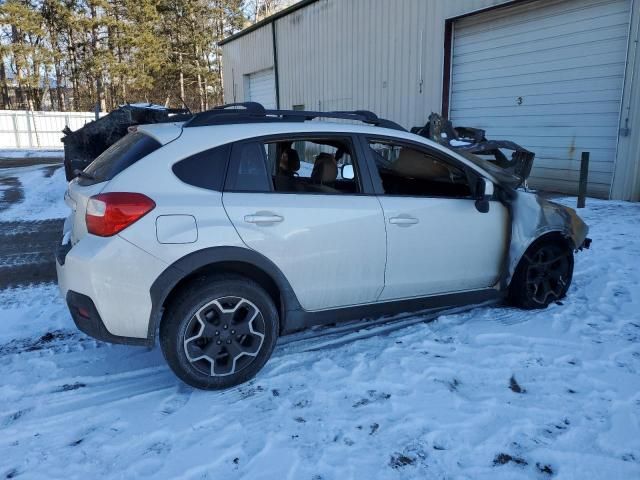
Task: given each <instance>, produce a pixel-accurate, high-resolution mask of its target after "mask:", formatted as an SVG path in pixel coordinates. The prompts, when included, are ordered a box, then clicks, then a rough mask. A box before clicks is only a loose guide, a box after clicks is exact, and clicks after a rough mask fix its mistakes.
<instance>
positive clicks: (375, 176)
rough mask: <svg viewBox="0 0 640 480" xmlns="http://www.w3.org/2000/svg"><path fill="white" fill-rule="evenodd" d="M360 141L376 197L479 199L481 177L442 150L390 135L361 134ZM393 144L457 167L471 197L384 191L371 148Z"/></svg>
mask: <svg viewBox="0 0 640 480" xmlns="http://www.w3.org/2000/svg"><path fill="white" fill-rule="evenodd" d="M358 137H359V138H358V140H359V142H360V144H361V148H362V149H363V150H364V151H365V152H366V159H367V163H368V164H369V172H370V174H371V176H372V182H373V188H374V190H375V192H376V195H381V196H386V197H396V198H431V199H433V198H440V199H442V198H445V199H451V200H473V201H475V200H476V199H477V193H476V184H477V181H478V179H480V178H481V175H480V174H479V173H478V172H476V171H475V170H473V169H471V168H469V166H467V165H465V164H464V163H463V162H460V161H459V160H457V159H456V158H454V157H451V156H449V155H447V154H446V153H444V152H441V151H440V150H438V149H436V148H433V147H431V146H429V145H425V144H422V143H419V142H416V141H412V140H408V139H405V138H398V137H392V136H389V135H376V134H361V135H359V136H358ZM376 142H379V143H393V144H394V145H398V146H400V147H407V148H412V149H414V150H417V151H419V152H423V153H425V154H426V155H430V156H433V157H435V158H436V159H437V160H439V161H442V162H443V163H446V164H447V165H450V166H452V167H455V168H457V169H459V170H462V171H463V172H464V174H465V175H466V177H467V181H468V182H469V188H470V190H471V195H470V196H468V197H454V196H446V195H445V196H443V195H397V194H392V193H386V192H385V191H384V187H383V185H382V178H381V177H380V173H379V172H378V165H377V164H376V160H375V158H374V155H373V154H372V153H371V151H370V150H371V148H370V147H369V144H370V143H376Z"/></svg>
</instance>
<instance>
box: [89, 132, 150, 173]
mask: <svg viewBox="0 0 640 480" xmlns="http://www.w3.org/2000/svg"><path fill="white" fill-rule="evenodd" d="M161 146H162V145H161V144H160V142H158V141H157V140H155V139H154V138H151V137H150V136H148V135H145V134H144V133H142V132H135V133H129V134H128V135H126V136H125V137H123V138H121V139H120V140H118V141H117V142H116V143H114V144H113V145H111V146H110V147H109V148H107V149H106V150H105V151H104V152H102V154H100V156H99V157H98V158H96V159H95V160H94V161H93V162H91V163H90V164H89V166H88V167H87V168H86V169H85V170H84V171H85V173H87V174H88V175H87V176H85V177H81V178H80V179H79V183H80V184H81V185H93V184H95V183H100V182H107V181H109V180H111V179H112V178H113V177H115V176H116V175H117V174H119V173H120V172H122V171H123V170H124V169H126V168H129V167H130V166H131V165H133V164H134V163H136V162H137V161H138V160H140V159H141V158H144V157H146V156H147V155H149V154H150V153H151V152H153V151H155V150H157V149H159V148H160V147H161ZM89 177H91V178H89Z"/></svg>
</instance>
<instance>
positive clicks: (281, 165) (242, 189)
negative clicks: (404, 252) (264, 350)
mask: <svg viewBox="0 0 640 480" xmlns="http://www.w3.org/2000/svg"><path fill="white" fill-rule="evenodd" d="M351 145H352V142H351V140H350V139H349V138H336V137H331V138H316V137H314V138H300V137H296V138H291V139H290V138H275V139H270V140H269V141H265V142H256V141H253V142H249V143H241V144H236V145H234V147H233V151H232V154H231V161H230V164H229V171H228V174H227V181H226V185H225V191H224V194H223V203H224V206H225V209H226V211H227V213H228V215H229V218H230V219H231V221H232V222H233V224H234V226H235V228H236V230H237V231H238V233H239V235H240V237H241V238H242V240H243V241H244V242H245V244H246V245H247V246H248V247H249V248H252V249H254V250H256V251H258V252H259V253H261V254H263V255H264V256H265V257H267V258H268V259H270V260H271V261H272V262H274V263H275V264H276V266H278V268H280V270H281V271H282V272H283V274H284V275H285V276H286V278H287V279H288V280H289V283H290V284H291V286H292V288H293V290H294V292H295V294H296V296H297V298H298V300H299V301H300V303H301V305H302V307H303V308H304V309H306V310H321V309H327V308H336V307H343V306H349V305H357V304H362V303H369V302H373V301H375V300H376V299H377V298H378V296H379V294H380V292H381V291H382V287H383V284H384V268H385V255H386V252H385V250H386V245H385V242H386V240H385V239H386V237H385V224H384V217H383V214H382V209H381V207H380V204H379V202H378V200H377V198H376V197H374V196H365V195H361V194H360V192H361V191H362V190H361V188H362V186H361V182H360V179H359V177H358V168H357V167H356V168H355V172H356V175H355V178H353V175H351V174H349V175H348V177H351V178H342V172H343V171H348V172H352V171H354V169H353V168H352V166H354V163H355V155H354V154H353V149H352V147H351ZM344 165H347V166H348V167H347V169H346V170H345V169H344Z"/></svg>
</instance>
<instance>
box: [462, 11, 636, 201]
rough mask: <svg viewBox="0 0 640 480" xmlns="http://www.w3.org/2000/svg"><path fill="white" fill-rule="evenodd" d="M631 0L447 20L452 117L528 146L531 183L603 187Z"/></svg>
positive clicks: (608, 174)
mask: <svg viewBox="0 0 640 480" xmlns="http://www.w3.org/2000/svg"><path fill="white" fill-rule="evenodd" d="M629 21H630V0H569V1H550V2H543V1H539V2H533V3H532V4H528V5H526V6H518V7H510V8H505V9H502V10H494V11H491V12H486V13H482V14H478V15H474V16H470V17H467V18H463V19H461V20H459V21H457V22H456V23H455V24H454V41H453V59H452V60H453V61H452V72H451V73H452V75H451V99H450V100H451V101H450V118H451V119H452V120H453V123H454V125H466V126H470V127H478V128H483V129H485V130H486V131H487V137H489V138H496V139H508V140H513V141H515V142H517V143H520V144H521V145H523V146H524V147H526V148H528V149H530V150H532V151H534V152H535V153H536V160H535V162H534V169H533V173H532V176H531V178H530V181H529V183H530V185H531V186H533V187H537V188H545V189H548V190H553V191H560V192H566V193H575V192H576V191H577V181H578V176H579V169H580V154H581V152H582V151H589V152H591V161H590V173H589V186H588V191H589V193H590V194H592V195H597V196H603V197H606V196H608V194H609V187H610V184H611V179H612V174H613V164H614V159H615V154H616V144H617V138H618V126H619V115H620V99H621V96H622V87H623V81H624V70H625V60H626V50H627V43H628V34H629Z"/></svg>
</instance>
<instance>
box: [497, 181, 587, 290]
mask: <svg viewBox="0 0 640 480" xmlns="http://www.w3.org/2000/svg"><path fill="white" fill-rule="evenodd" d="M510 210H511V216H512V227H511V243H510V246H509V257H508V261H507V275H506V277H507V278H506V281H507V284H508V283H509V282H510V281H511V278H512V276H513V274H514V272H515V270H516V267H517V266H518V263H519V262H520V259H521V258H522V256H523V255H524V253H525V252H526V251H527V249H528V248H529V247H530V246H531V245H532V244H533V242H535V241H536V240H538V239H539V238H540V237H542V236H544V235H547V234H550V233H559V234H561V235H562V236H563V237H564V238H566V239H567V240H568V241H569V242H570V244H571V246H572V247H573V248H574V249H575V250H577V249H579V248H581V247H582V246H583V244H584V243H585V240H586V239H587V233H588V232H589V227H588V226H587V224H585V223H584V222H583V221H582V219H581V218H580V217H579V216H578V214H577V213H576V212H575V210H573V209H572V208H569V207H565V206H564V205H560V204H558V203H555V202H550V201H548V200H545V199H543V198H541V197H539V196H538V195H535V194H533V193H529V192H523V191H516V192H515V195H514V198H513V199H512V200H511V202H510Z"/></svg>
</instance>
